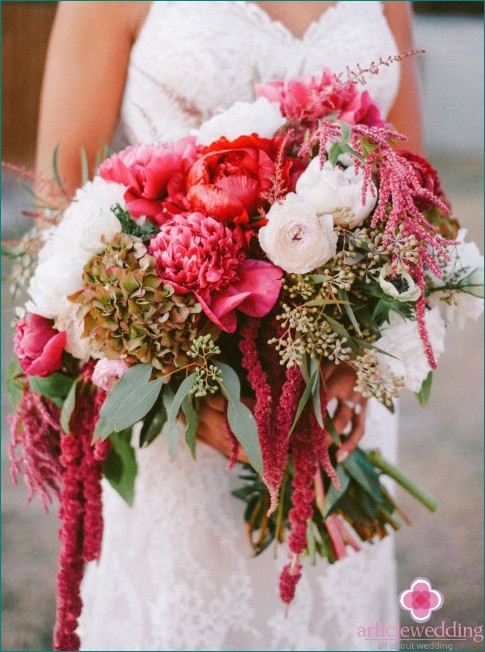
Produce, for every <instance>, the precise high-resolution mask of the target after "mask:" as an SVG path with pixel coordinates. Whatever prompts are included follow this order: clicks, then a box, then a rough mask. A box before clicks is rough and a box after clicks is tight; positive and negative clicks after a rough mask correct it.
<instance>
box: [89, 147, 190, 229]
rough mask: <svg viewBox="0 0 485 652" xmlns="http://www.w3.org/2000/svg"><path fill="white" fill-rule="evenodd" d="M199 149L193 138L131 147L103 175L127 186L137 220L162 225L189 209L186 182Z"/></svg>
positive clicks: (105, 167)
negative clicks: (146, 219) (142, 217)
mask: <svg viewBox="0 0 485 652" xmlns="http://www.w3.org/2000/svg"><path fill="white" fill-rule="evenodd" d="M196 149H197V145H196V139H195V138H194V137H193V136H188V137H186V138H182V139H180V140H177V141H175V142H173V143H159V144H156V145H145V144H139V145H135V146H133V147H127V148H126V149H124V150H123V151H122V152H120V153H119V154H114V155H113V156H111V157H110V158H109V159H107V160H106V161H105V162H104V163H103V164H102V165H101V167H100V168H99V174H100V176H101V177H102V178H103V179H106V181H115V182H116V183H121V184H123V185H124V186H126V192H125V197H124V198H125V202H126V205H127V207H128V210H129V211H130V213H131V215H132V216H133V217H141V216H146V217H147V218H148V219H150V220H152V221H154V222H156V223H157V224H161V223H163V222H164V221H165V220H166V219H167V218H168V217H170V216H171V215H172V214H173V213H179V212H180V211H181V210H185V209H186V208H187V207H188V206H187V203H186V197H185V178H186V174H187V171H188V169H189V168H190V167H191V165H192V163H193V162H194V160H195V155H196Z"/></svg>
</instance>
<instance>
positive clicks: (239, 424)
mask: <svg viewBox="0 0 485 652" xmlns="http://www.w3.org/2000/svg"><path fill="white" fill-rule="evenodd" d="M214 364H215V365H216V366H217V367H218V368H219V369H220V370H221V372H222V392H223V393H224V395H225V396H226V398H227V420H228V422H229V425H230V426H231V430H232V432H233V433H234V435H235V436H236V439H237V440H238V441H239V443H240V444H241V446H242V447H243V449H244V451H245V453H246V455H247V456H248V459H249V461H250V463H251V466H252V467H253V468H254V470H255V471H257V473H259V474H260V475H261V474H262V472H263V457H262V454H261V447H260V445H259V437H258V428H257V426H256V420H255V418H254V415H253V413H252V412H251V410H250V409H249V408H247V407H246V406H245V405H244V403H241V384H240V382H239V378H238V376H237V374H236V372H235V371H234V369H232V367H230V366H229V365H227V364H225V363H223V362H215V363H214Z"/></svg>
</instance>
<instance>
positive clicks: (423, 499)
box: [366, 449, 438, 512]
mask: <svg viewBox="0 0 485 652" xmlns="http://www.w3.org/2000/svg"><path fill="white" fill-rule="evenodd" d="M366 455H367V458H368V459H369V462H370V463H371V464H373V465H374V466H375V467H377V468H378V469H380V470H381V471H382V472H383V473H385V474H386V475H388V476H390V477H391V478H392V479H393V480H395V481H396V482H397V483H398V484H399V485H400V486H401V487H403V489H405V490H406V491H407V492H408V493H410V494H411V495H412V496H414V497H415V498H416V499H417V500H419V502H420V503H421V504H422V505H424V506H425V507H426V508H427V509H429V510H430V512H434V511H435V510H436V509H437V507H438V502H437V500H436V498H434V496H432V495H431V494H430V493H429V492H428V491H427V490H426V489H425V488H424V487H422V486H421V485H420V484H419V483H417V482H416V481H415V480H413V479H412V478H411V477H410V476H409V475H407V473H404V472H403V471H401V469H398V468H397V467H396V466H394V465H393V464H391V463H390V462H388V461H387V460H385V459H384V458H383V457H382V455H381V454H380V452H379V451H378V450H375V449H374V450H370V451H367V452H366Z"/></svg>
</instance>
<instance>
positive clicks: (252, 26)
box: [37, 1, 421, 650]
mask: <svg viewBox="0 0 485 652" xmlns="http://www.w3.org/2000/svg"><path fill="white" fill-rule="evenodd" d="M410 50H412V29H411V10H410V6H409V3H406V2H382V3H381V2H369V1H367V2H259V3H258V2H244V1H230V2H205V1H203V2H200V1H199V2H174V1H172V2H161V1H158V2H151V3H150V2H61V3H59V9H58V13H57V17H56V21H55V25H54V28H53V33H52V36H51V43H50V48H49V53H48V60H47V67H46V73H45V80H44V86H43V94H42V103H41V116H40V124H39V137H38V154H37V168H38V170H39V171H40V172H42V171H44V173H46V172H49V168H48V165H49V163H48V162H49V161H50V160H51V155H52V151H53V149H54V148H55V147H56V145H60V148H59V169H60V173H61V177H62V181H63V184H64V187H65V188H67V189H68V191H69V192H70V193H71V194H72V193H74V190H75V189H76V188H77V187H78V186H79V185H80V179H81V158H80V150H81V148H84V149H85V150H86V152H87V156H88V161H89V163H90V165H91V167H93V166H94V161H95V157H96V152H97V150H98V149H99V148H100V147H101V146H102V145H103V144H104V143H108V142H113V143H114V146H116V147H122V146H124V145H125V144H128V143H134V142H138V141H146V142H152V141H154V140H171V139H174V138H177V137H179V136H182V135H184V134H186V133H187V132H188V131H189V130H190V129H192V128H194V127H197V125H198V124H200V122H201V121H203V120H206V119H207V118H209V117H210V116H211V115H212V114H214V113H215V112H217V111H218V110H220V109H224V108H227V107H228V106H230V105H231V104H232V103H233V102H234V101H237V100H250V99H251V97H252V87H253V84H254V83H255V82H257V81H265V80H269V79H274V78H279V79H281V78H289V77H297V76H301V75H305V74H319V73H320V72H321V70H322V68H323V67H324V66H326V67H328V68H330V69H332V70H333V71H334V72H345V70H346V66H347V65H348V66H350V67H351V68H355V66H356V64H361V65H362V66H363V67H366V66H367V65H368V64H370V63H371V62H372V61H378V60H379V58H380V57H383V58H387V57H388V56H389V55H392V54H395V53H397V52H401V53H404V52H408V51H410ZM368 90H369V92H370V94H371V96H372V97H373V98H374V99H375V100H376V101H377V103H378V104H379V106H380V108H381V111H382V113H383V114H384V115H387V117H388V119H389V120H390V121H391V122H392V123H393V124H394V126H395V127H396V128H397V129H398V130H400V131H401V132H403V133H405V134H407V135H408V137H409V141H408V143H407V147H408V148H409V149H414V150H415V151H418V152H419V151H420V149H421V134H420V114H419V98H418V94H417V83H416V73H415V61H414V59H413V58H412V57H411V58H407V59H404V60H403V61H402V62H401V63H400V64H393V65H391V66H389V67H387V68H386V67H382V68H381V69H380V72H379V74H378V75H370V76H368ZM352 388H353V377H352V375H351V373H350V372H349V371H347V370H345V368H343V369H340V370H338V371H335V370H329V380H328V393H329V395H330V396H331V397H333V398H334V399H335V403H336V410H337V411H336V415H335V424H336V427H337V430H338V432H339V433H342V432H343V431H344V430H345V432H346V433H348V431H350V432H349V433H348V434H347V435H346V437H345V442H344V443H343V445H342V447H341V449H340V459H341V460H343V459H344V457H345V456H346V455H348V454H349V452H351V451H352V450H353V448H354V447H355V446H356V445H357V443H358V441H359V439H360V438H361V437H362V434H363V432H364V428H365V433H366V435H365V444H366V446H378V447H379V448H380V449H381V450H382V451H383V452H384V453H385V454H386V455H387V456H388V457H390V458H392V457H394V456H395V447H396V423H395V419H394V418H393V417H392V416H391V415H390V414H389V413H388V412H387V411H386V410H384V408H382V407H381V406H380V405H378V404H377V403H374V402H373V401H371V402H369V404H368V405H365V404H363V403H362V402H361V404H360V406H359V408H360V409H359V410H357V411H356V412H357V413H354V411H353V410H354V408H353V407H351V406H352V405H353V403H351V402H349V399H351V400H352V401H353V402H355V400H356V398H357V397H356V396H354V394H353V389H352ZM364 421H365V423H364ZM346 428H347V429H346ZM198 436H199V440H200V442H199V445H198V450H197V462H196V463H194V462H193V460H192V458H191V455H190V453H189V452H188V450H184V449H183V448H182V449H181V450H180V452H179V456H178V458H177V460H176V461H175V462H174V463H170V462H169V460H168V454H167V451H166V450H165V444H164V440H163V438H162V437H158V438H157V439H156V440H155V441H154V443H153V444H151V445H150V446H149V447H148V448H146V449H143V450H139V451H137V459H138V477H137V484H136V489H135V492H136V497H135V503H134V506H133V507H132V508H130V507H128V506H127V505H126V504H125V503H123V501H122V500H121V498H119V496H118V495H117V494H116V493H115V492H114V491H113V490H112V489H111V487H110V486H109V485H105V486H104V496H103V503H104V519H105V533H104V540H103V550H102V554H101V559H100V561H99V563H97V564H92V565H91V566H90V567H89V568H88V570H87V574H86V577H85V580H84V585H83V591H82V597H83V602H84V610H83V614H82V618H81V623H80V628H79V632H80V636H81V646H82V649H85V650H132V649H137V650H175V649H177V650H208V649H211V650H268V649H274V650H324V649H325V650H358V649H373V648H374V642H373V641H372V640H363V639H361V638H359V636H358V628H359V627H362V626H368V625H373V624H375V623H376V622H378V623H384V624H386V625H393V624H394V623H395V621H396V616H397V614H396V606H397V601H396V596H395V587H394V570H395V568H394V556H393V542H392V540H385V541H383V542H381V543H379V544H377V545H375V546H367V547H366V548H365V550H363V551H362V552H360V553H358V554H350V553H349V556H348V558H347V559H345V560H343V561H341V562H339V563H338V564H336V565H335V566H328V565H325V564H323V563H321V564H319V565H317V566H316V567H308V568H306V569H305V573H304V576H303V579H302V581H301V583H300V585H299V588H298V592H297V596H296V599H295V601H294V603H293V604H292V605H291V608H290V611H289V614H288V616H287V617H285V614H284V611H283V609H282V606H281V603H280V601H279V596H278V590H277V584H278V582H277V579H278V574H279V570H280V568H281V565H282V564H283V562H284V561H285V557H286V555H284V554H282V555H281V558H280V559H277V560H273V559H272V558H271V553H269V552H267V553H266V554H263V555H262V556H260V557H258V558H256V559H252V558H250V552H249V548H248V546H247V542H246V539H245V535H244V530H243V525H242V524H243V519H242V505H241V504H240V503H239V502H238V501H237V500H236V499H235V498H233V497H231V490H232V489H233V488H235V487H236V486H237V484H238V478H237V469H235V470H233V471H232V472H231V473H226V471H225V466H226V460H225V458H224V456H223V455H224V454H225V453H227V451H228V447H229V444H228V441H226V435H225V428H224V426H223V417H222V415H221V411H220V405H219V404H218V403H217V402H212V403H210V404H209V403H208V404H207V405H206V406H205V408H204V409H203V411H202V414H201V421H200V425H199V432H198ZM221 453H222V454H221Z"/></svg>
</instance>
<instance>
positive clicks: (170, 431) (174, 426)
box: [163, 373, 197, 461]
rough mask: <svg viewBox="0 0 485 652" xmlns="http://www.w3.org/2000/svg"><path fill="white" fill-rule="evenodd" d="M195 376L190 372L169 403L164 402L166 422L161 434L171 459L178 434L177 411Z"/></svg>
mask: <svg viewBox="0 0 485 652" xmlns="http://www.w3.org/2000/svg"><path fill="white" fill-rule="evenodd" d="M196 377H197V376H196V374H195V373H193V374H190V376H187V378H186V379H185V380H184V381H183V382H182V383H181V384H180V385H179V388H178V390H177V392H176V394H175V396H174V397H173V399H172V400H171V401H170V403H168V401H166V402H165V408H166V410H167V423H166V426H165V429H164V431H163V434H164V436H165V439H166V440H167V444H168V453H169V455H170V459H171V460H172V461H173V460H174V459H175V458H176V456H177V442H178V438H179V434H180V428H179V424H178V420H177V419H178V415H179V411H180V408H181V407H182V403H183V402H184V400H185V398H186V397H187V396H188V394H189V393H190V390H191V389H192V387H193V386H194V383H195V381H196ZM164 397H167V398H168V395H167V393H166V392H164Z"/></svg>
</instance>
